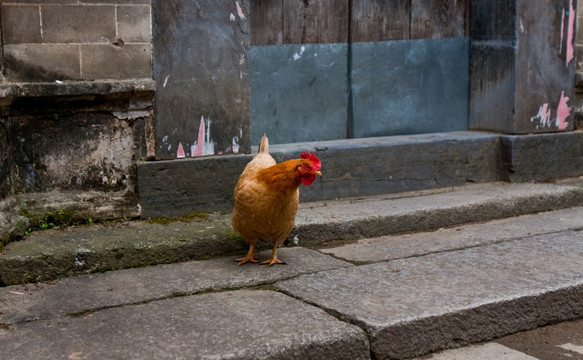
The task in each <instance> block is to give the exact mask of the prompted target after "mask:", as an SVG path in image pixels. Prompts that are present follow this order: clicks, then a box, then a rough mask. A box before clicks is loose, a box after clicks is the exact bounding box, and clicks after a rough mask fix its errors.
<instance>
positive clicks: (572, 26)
mask: <svg viewBox="0 0 583 360" xmlns="http://www.w3.org/2000/svg"><path fill="white" fill-rule="evenodd" d="M575 15H576V14H575V10H574V9H573V0H571V1H570V5H569V25H568V26H567V58H566V60H565V61H566V64H565V65H566V66H569V63H570V62H571V60H573V57H574V55H573V32H574V30H575Z"/></svg>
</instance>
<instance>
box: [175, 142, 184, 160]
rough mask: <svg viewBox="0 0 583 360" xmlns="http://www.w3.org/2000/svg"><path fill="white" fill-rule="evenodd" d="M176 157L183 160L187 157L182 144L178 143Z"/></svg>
mask: <svg viewBox="0 0 583 360" xmlns="http://www.w3.org/2000/svg"><path fill="white" fill-rule="evenodd" d="M176 157H177V158H178V159H181V158H183V157H185V155H184V148H183V147H182V143H181V142H179V143H178V150H176Z"/></svg>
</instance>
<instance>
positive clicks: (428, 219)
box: [292, 183, 583, 245]
mask: <svg viewBox="0 0 583 360" xmlns="http://www.w3.org/2000/svg"><path fill="white" fill-rule="evenodd" d="M582 205H583V189H581V188H580V187H577V186H557V185H553V184H534V183H522V184H497V185H483V186H480V185H476V186H474V187H469V188H465V189H464V191H451V192H448V191H443V192H441V193H436V194H430V195H426V196H411V197H401V198H394V197H393V198H391V197H390V196H386V197H369V198H366V197H364V198H360V199H358V198H357V199H345V200H335V201H334V200H333V201H326V202H319V203H313V204H310V203H308V204H301V205H300V210H299V211H298V214H297V215H296V226H297V228H298V231H297V232H296V231H295V230H294V231H292V235H295V234H298V233H299V243H300V244H303V245H306V243H305V242H304V243H302V239H303V238H305V239H309V241H310V243H309V244H310V245H316V244H320V245H321V244H324V243H326V242H328V241H333V240H339V239H344V240H348V239H351V238H352V239H359V238H366V237H378V236H383V235H388V234H398V233H406V232H419V231H427V230H436V229H439V228H444V227H450V226H454V225H459V224H466V223H472V222H483V221H489V220H495V219H502V218H506V217H513V216H518V215H524V214H531V213H537V212H543V211H551V210H557V209H565V208H569V207H574V206H582ZM303 209H309V210H305V211H304V210H303Z"/></svg>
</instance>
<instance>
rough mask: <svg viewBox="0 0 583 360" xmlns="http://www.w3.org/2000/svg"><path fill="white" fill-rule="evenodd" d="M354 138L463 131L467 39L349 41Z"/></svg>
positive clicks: (466, 94) (466, 85)
mask: <svg viewBox="0 0 583 360" xmlns="http://www.w3.org/2000/svg"><path fill="white" fill-rule="evenodd" d="M351 70H352V79H351V82H352V107H353V129H352V130H353V136H354V137H369V136H384V135H398V134H399V135H401V134H419V133H432V132H446V131H458V130H467V128H468V96H469V95H468V93H469V90H468V84H469V40H468V39H467V38H442V39H422V40H404V41H383V42H369V43H355V44H352V69H351Z"/></svg>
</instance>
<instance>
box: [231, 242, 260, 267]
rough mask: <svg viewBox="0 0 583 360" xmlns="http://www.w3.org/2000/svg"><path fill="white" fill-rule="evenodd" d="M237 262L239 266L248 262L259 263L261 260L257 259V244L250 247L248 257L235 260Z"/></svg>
mask: <svg viewBox="0 0 583 360" xmlns="http://www.w3.org/2000/svg"><path fill="white" fill-rule="evenodd" d="M235 261H238V262H239V266H241V265H243V264H246V263H248V262H252V263H257V262H259V259H258V258H256V257H255V243H254V242H252V243H251V244H250V245H249V252H247V256H245V257H242V258H240V259H235Z"/></svg>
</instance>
